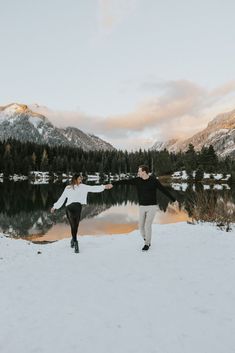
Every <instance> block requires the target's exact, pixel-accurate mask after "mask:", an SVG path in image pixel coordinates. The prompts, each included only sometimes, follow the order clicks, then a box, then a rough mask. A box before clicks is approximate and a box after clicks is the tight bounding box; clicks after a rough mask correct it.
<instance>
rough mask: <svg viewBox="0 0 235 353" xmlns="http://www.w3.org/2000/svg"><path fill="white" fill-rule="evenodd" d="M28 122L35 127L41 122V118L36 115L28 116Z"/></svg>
mask: <svg viewBox="0 0 235 353" xmlns="http://www.w3.org/2000/svg"><path fill="white" fill-rule="evenodd" d="M29 122H30V123H31V124H32V125H33V126H34V127H35V128H36V129H37V128H38V125H39V124H40V123H41V122H42V119H40V118H38V117H30V118H29Z"/></svg>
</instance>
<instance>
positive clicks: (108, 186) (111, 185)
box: [104, 184, 113, 190]
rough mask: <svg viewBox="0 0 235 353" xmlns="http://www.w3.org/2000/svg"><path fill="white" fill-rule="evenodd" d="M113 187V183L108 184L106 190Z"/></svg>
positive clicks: (105, 186)
mask: <svg viewBox="0 0 235 353" xmlns="http://www.w3.org/2000/svg"><path fill="white" fill-rule="evenodd" d="M112 187H113V184H106V185H104V188H105V189H106V190H110V189H112Z"/></svg>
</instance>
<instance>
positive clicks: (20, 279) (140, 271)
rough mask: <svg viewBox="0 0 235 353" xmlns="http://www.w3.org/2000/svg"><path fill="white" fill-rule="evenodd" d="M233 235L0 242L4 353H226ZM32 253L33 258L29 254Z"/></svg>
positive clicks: (199, 232) (188, 230) (181, 226)
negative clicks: (73, 243) (147, 243)
mask: <svg viewBox="0 0 235 353" xmlns="http://www.w3.org/2000/svg"><path fill="white" fill-rule="evenodd" d="M234 235H235V232H234V231H233V232H230V233H226V232H222V231H221V230H218V229H217V228H216V227H215V226H212V225H207V224H198V225H189V224H187V223H177V224H167V225H153V241H152V246H151V248H150V250H149V252H147V253H143V252H142V251H141V250H140V249H141V247H142V245H143V241H142V240H141V238H140V236H139V233H138V231H134V232H132V233H130V234H128V235H118V236H103V237H92V236H85V237H81V238H80V239H79V243H80V250H81V252H80V253H79V254H75V253H74V252H73V251H72V249H71V248H70V247H69V239H64V240H61V241H58V242H55V243H52V244H47V245H36V244H32V243H29V242H27V241H24V240H14V239H10V238H6V237H3V236H2V237H0V249H1V250H0V264H1V266H0V281H1V301H0V312H1V316H0V324H1V334H0V348H1V351H2V352H4V353H15V352H24V353H32V352H37V353H51V352H54V351H55V352H57V353H64V352H66V353H73V352H82V353H93V352H96V353H103V352H109V353H120V352H124V353H143V352H148V353H188V352H190V353H198V352H200V353H208V352H213V353H222V352H226V353H233V352H234V346H235V336H234V330H235V322H234V321H235V292H234V285H235V279H234V272H235V255H234V254H235V237H234ZM38 252H39V253H38Z"/></svg>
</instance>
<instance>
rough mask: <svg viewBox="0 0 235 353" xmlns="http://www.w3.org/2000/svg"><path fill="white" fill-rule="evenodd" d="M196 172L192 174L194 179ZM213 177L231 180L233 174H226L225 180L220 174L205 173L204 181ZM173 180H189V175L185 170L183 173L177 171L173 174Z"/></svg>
mask: <svg viewBox="0 0 235 353" xmlns="http://www.w3.org/2000/svg"><path fill="white" fill-rule="evenodd" d="M195 174H196V171H193V172H192V175H193V177H195ZM211 175H213V177H214V179H215V180H229V178H230V177H231V174H226V176H225V177H224V178H223V174H220V173H204V176H203V178H204V179H211ZM172 178H173V179H181V180H187V179H188V174H187V173H186V171H185V170H182V171H177V172H174V173H173V174H172Z"/></svg>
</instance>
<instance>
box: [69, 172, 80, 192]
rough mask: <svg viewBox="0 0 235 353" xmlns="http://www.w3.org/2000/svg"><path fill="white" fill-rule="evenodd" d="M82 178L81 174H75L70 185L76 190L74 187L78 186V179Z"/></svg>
mask: <svg viewBox="0 0 235 353" xmlns="http://www.w3.org/2000/svg"><path fill="white" fill-rule="evenodd" d="M79 177H81V178H82V176H81V175H80V174H79V173H75V174H74V175H73V176H72V179H71V182H70V185H71V186H72V187H73V188H74V185H76V184H77V178H79Z"/></svg>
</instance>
